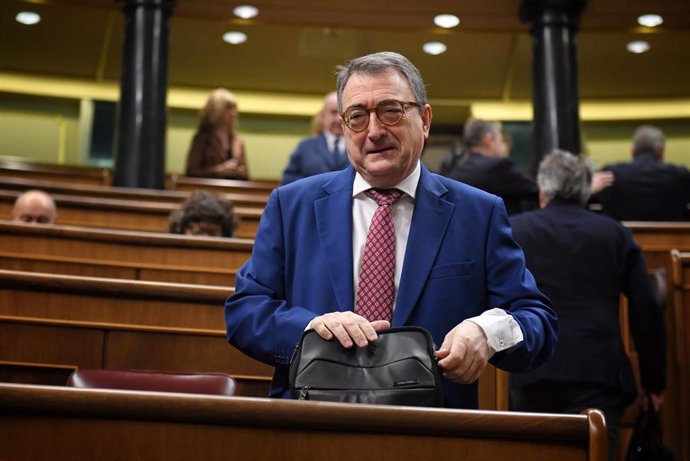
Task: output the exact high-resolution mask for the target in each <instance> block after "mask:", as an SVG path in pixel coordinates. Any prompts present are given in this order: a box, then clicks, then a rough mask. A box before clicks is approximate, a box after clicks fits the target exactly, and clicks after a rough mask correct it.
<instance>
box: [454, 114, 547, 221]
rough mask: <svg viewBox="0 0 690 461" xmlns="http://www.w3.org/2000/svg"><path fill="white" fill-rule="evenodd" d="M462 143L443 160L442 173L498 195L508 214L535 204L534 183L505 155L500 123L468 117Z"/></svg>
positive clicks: (536, 190) (535, 185)
mask: <svg viewBox="0 0 690 461" xmlns="http://www.w3.org/2000/svg"><path fill="white" fill-rule="evenodd" d="M463 144H464V149H462V147H458V148H456V149H455V150H454V152H451V154H450V155H449V156H448V157H447V158H446V159H444V162H443V164H442V166H441V171H440V173H441V174H442V175H443V176H447V177H449V178H452V179H455V180H457V181H460V182H464V183H465V184H469V185H470V186H474V187H477V188H479V189H482V190H484V191H487V192H490V193H492V194H496V195H498V196H499V197H501V198H502V199H503V202H504V203H505V206H506V211H508V214H509V215H511V214H515V213H519V212H521V211H526V210H529V209H534V208H536V207H537V196H538V187H537V183H536V182H535V181H534V179H532V178H530V177H528V176H526V175H525V174H523V173H522V172H521V171H520V170H518V168H517V167H516V166H515V164H514V163H513V161H512V160H511V159H510V157H509V156H508V145H507V143H506V142H505V139H504V137H503V131H502V129H501V123H500V122H492V121H486V120H479V119H470V120H468V121H467V123H465V127H464V130H463Z"/></svg>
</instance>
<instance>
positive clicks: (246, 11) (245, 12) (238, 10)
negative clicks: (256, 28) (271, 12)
mask: <svg viewBox="0 0 690 461" xmlns="http://www.w3.org/2000/svg"><path fill="white" fill-rule="evenodd" d="M232 12H233V14H234V15H235V16H237V17H238V18H242V19H252V18H255V17H257V16H258V15H259V9H258V8H257V7H255V6H252V5H240V6H236V7H235V8H233V9H232Z"/></svg>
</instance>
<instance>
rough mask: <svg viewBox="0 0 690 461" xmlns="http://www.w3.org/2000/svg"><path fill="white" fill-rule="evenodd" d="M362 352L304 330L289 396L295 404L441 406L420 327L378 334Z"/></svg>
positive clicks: (427, 340)
mask: <svg viewBox="0 0 690 461" xmlns="http://www.w3.org/2000/svg"><path fill="white" fill-rule="evenodd" d="M377 333H378V339H377V341H376V342H374V343H369V345H368V346H366V347H357V346H353V347H351V348H349V349H347V348H344V347H343V346H341V345H340V343H339V342H338V341H337V340H336V339H332V340H325V339H323V338H321V337H320V336H319V335H318V334H317V333H316V332H315V331H313V330H308V331H306V332H305V333H304V334H303V335H302V339H301V340H300V342H299V344H298V345H297V347H296V349H295V353H294V354H293V357H292V362H291V364H290V394H291V396H292V398H294V399H299V400H320V401H329V402H350V403H370V404H386V405H412V406H430V407H440V406H443V393H442V389H441V373H440V371H439V367H438V364H437V363H436V357H435V356H434V343H433V339H432V337H431V334H429V332H428V331H427V330H425V329H423V328H419V327H397V328H390V329H388V330H381V331H378V332H377Z"/></svg>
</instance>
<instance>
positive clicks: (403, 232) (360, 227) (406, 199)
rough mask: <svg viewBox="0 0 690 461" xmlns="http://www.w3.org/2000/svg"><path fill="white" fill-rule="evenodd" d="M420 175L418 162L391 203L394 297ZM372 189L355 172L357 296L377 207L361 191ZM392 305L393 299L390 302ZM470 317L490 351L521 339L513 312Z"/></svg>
mask: <svg viewBox="0 0 690 461" xmlns="http://www.w3.org/2000/svg"><path fill="white" fill-rule="evenodd" d="M420 175H421V167H420V163H419V162H417V167H416V168H415V169H414V171H413V172H412V174H410V175H409V176H408V177H407V178H405V179H404V180H403V181H402V182H400V183H399V184H397V185H396V186H395V188H396V189H399V190H401V191H402V192H403V195H402V196H401V197H400V199H399V200H398V201H397V202H395V203H394V204H393V221H394V224H395V279H394V281H395V282H394V283H395V291H394V293H395V299H396V300H397V297H398V287H399V286H400V276H401V274H402V269H403V268H402V265H403V261H404V260H405V249H406V248H407V239H408V237H409V235H410V225H411V224H412V213H413V211H414V203H415V193H416V191H417V184H418V183H419V177H420ZM368 189H371V185H370V184H369V183H367V182H366V181H365V180H364V178H363V177H362V176H361V175H360V174H359V173H357V174H356V175H355V181H354V184H353V187H352V197H353V204H352V224H353V236H352V256H353V261H354V264H353V267H352V270H353V276H354V279H353V280H354V281H355V283H354V287H353V288H354V294H355V299H356V298H357V287H358V285H359V266H360V264H361V261H362V255H363V254H364V245H365V244H366V240H367V232H368V230H369V224H370V223H371V219H372V217H373V216H374V212H375V211H376V208H377V207H378V204H377V203H376V201H375V200H374V199H373V198H371V197H369V196H368V195H367V194H365V193H364V192H365V191H366V190H368ZM393 306H394V308H395V302H394V303H393ZM469 320H471V321H472V322H474V323H476V324H477V325H479V327H480V328H481V329H482V330H484V333H485V334H486V337H487V340H488V343H489V347H490V348H491V352H492V353H493V352H498V351H502V350H504V349H508V348H509V347H512V346H514V345H515V344H517V343H519V342H520V341H522V339H523V336H522V330H521V329H520V326H519V325H518V323H517V322H516V321H515V319H513V317H512V315H510V314H509V313H508V312H506V311H505V310H503V309H499V308H494V309H489V310H487V311H484V312H483V313H482V314H481V315H479V316H477V317H472V318H470V319H469Z"/></svg>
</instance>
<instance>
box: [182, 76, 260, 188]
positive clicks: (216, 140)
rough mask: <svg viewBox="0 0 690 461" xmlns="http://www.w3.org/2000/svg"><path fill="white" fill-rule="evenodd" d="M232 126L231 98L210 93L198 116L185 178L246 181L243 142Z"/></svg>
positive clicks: (234, 103) (234, 104) (234, 117)
mask: <svg viewBox="0 0 690 461" xmlns="http://www.w3.org/2000/svg"><path fill="white" fill-rule="evenodd" d="M236 123H237V100H236V99H235V95H233V94H232V93H231V92H229V91H228V90H226V89H224V88H218V89H216V90H213V91H212V92H211V94H210V95H209V97H208V100H207V101H206V105H205V106H204V107H203V108H202V109H201V112H200V114H199V127H198V128H197V132H196V134H195V135H194V139H193V141H192V146H191V148H190V150H189V155H188V157H187V172H186V175H187V176H201V177H212V178H230V179H247V177H248V174H247V164H246V163H245V160H244V153H245V152H244V141H243V140H242V138H241V137H239V136H238V135H237V133H236V132H235V125H236Z"/></svg>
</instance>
